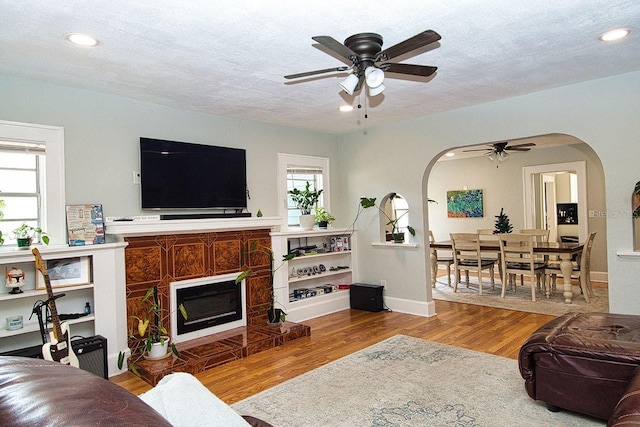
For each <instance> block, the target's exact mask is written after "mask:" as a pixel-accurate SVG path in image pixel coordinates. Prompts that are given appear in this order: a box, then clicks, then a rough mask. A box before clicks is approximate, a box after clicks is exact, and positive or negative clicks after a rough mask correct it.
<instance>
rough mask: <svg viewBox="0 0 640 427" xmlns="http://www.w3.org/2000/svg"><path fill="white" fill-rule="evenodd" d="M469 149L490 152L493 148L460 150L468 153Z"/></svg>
mask: <svg viewBox="0 0 640 427" xmlns="http://www.w3.org/2000/svg"><path fill="white" fill-rule="evenodd" d="M471 151H488V152H490V153H492V152H493V150H492V149H491V148H478V149H475V150H462V152H463V153H469V152H471Z"/></svg>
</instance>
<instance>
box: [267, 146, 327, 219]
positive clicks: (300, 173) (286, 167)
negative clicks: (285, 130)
mask: <svg viewBox="0 0 640 427" xmlns="http://www.w3.org/2000/svg"><path fill="white" fill-rule="evenodd" d="M278 176H279V178H278V183H279V191H278V198H279V206H280V207H279V214H280V216H281V217H283V218H287V225H288V226H289V227H297V226H299V225H300V222H299V220H298V217H299V216H300V211H299V210H298V209H296V207H295V205H294V204H293V202H292V201H291V197H290V196H289V191H291V190H293V189H294V188H298V189H300V190H304V188H305V186H306V185H307V182H309V184H310V186H309V187H310V188H311V189H315V190H322V194H321V196H320V200H319V201H318V207H320V206H322V207H324V208H325V209H326V210H327V211H330V209H329V208H330V207H329V200H330V198H329V194H330V190H329V159H327V158H324V157H313V156H300V155H295V154H283V153H279V154H278ZM312 213H313V212H312Z"/></svg>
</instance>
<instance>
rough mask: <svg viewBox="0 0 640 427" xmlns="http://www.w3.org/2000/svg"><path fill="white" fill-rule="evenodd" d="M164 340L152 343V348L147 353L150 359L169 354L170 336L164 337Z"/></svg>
mask: <svg viewBox="0 0 640 427" xmlns="http://www.w3.org/2000/svg"><path fill="white" fill-rule="evenodd" d="M163 338H164V342H154V343H153V344H151V350H149V351H148V352H147V353H146V356H145V357H147V358H149V359H159V358H161V357H164V356H166V355H167V350H168V349H169V337H163Z"/></svg>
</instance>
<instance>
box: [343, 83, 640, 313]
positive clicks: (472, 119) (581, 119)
mask: <svg viewBox="0 0 640 427" xmlns="http://www.w3.org/2000/svg"><path fill="white" fill-rule="evenodd" d="M638 112H640V72H634V73H627V74H621V75H618V76H613V77H610V78H606V79H600V80H594V81H590V82H585V83H581V84H576V85H571V86H565V87H561V88H557V89H551V90H547V91H543V92H538V93H534V94H530V95H526V96H520V97H515V98H510V99H505V100H501V101H497V102H492V103H488V104H483V105H478V106H474V107H469V108H464V109H459V110H456V111H450V112H446V113H441V114H434V115H430V116H425V117H422V118H419V119H416V120H410V121H406V122H403V123H397V124H394V125H392V126H383V127H379V128H375V129H368V130H367V132H366V135H365V134H362V133H361V132H354V133H351V134H348V135H344V136H342V137H341V138H340V139H341V143H340V156H341V157H342V158H348V159H349V162H348V164H347V163H343V164H342V174H343V182H344V185H343V193H342V197H343V199H342V202H343V205H344V206H346V205H347V204H352V203H353V201H356V200H357V199H358V198H359V197H360V196H361V195H369V196H378V197H381V196H382V195H384V194H386V193H388V192H391V191H397V192H399V193H401V194H402V195H403V196H404V197H405V198H406V199H407V200H408V202H409V204H410V206H412V207H415V206H417V207H419V208H418V209H414V210H412V211H411V222H412V223H414V224H418V225H421V227H419V230H418V232H419V236H418V237H419V241H420V247H419V249H418V250H416V251H409V250H391V251H390V250H388V249H386V248H385V249H381V248H377V247H373V246H371V245H370V243H371V242H373V241H377V240H378V236H377V234H378V228H377V227H378V226H377V222H376V220H377V216H375V213H374V212H371V213H368V212H367V213H366V215H363V218H362V219H363V220H362V221H360V222H359V224H358V228H359V230H360V233H359V237H358V238H359V241H358V244H359V246H358V247H359V251H360V253H359V256H358V260H359V262H360V265H359V271H360V275H361V280H362V281H364V282H371V283H379V281H380V280H381V279H384V280H387V294H388V295H391V296H396V297H399V298H408V299H419V300H423V301H424V300H429V299H430V298H431V297H430V294H431V287H430V285H429V280H428V275H429V273H428V272H427V268H426V266H427V265H428V260H427V259H426V258H427V257H428V255H427V251H425V245H424V241H425V234H424V230H425V229H427V227H428V220H427V216H426V214H425V212H426V209H427V208H426V203H425V198H426V192H427V185H428V176H429V171H430V168H431V166H432V164H433V162H434V161H435V159H436V158H437V157H439V156H440V155H441V154H442V153H444V152H445V151H446V150H447V149H450V148H451V147H458V146H466V145H472V144H479V143H484V142H489V141H501V140H510V139H517V138H522V137H529V136H535V135H544V134H549V133H564V134H568V135H572V136H575V137H576V138H578V139H580V140H582V141H584V142H585V143H586V144H588V145H589V146H590V147H591V148H592V149H593V150H594V151H595V153H596V154H597V156H599V158H600V160H601V162H602V166H603V170H604V182H605V190H606V216H607V218H606V219H604V221H606V230H607V245H606V246H607V254H606V256H607V261H608V262H607V264H608V270H609V289H610V308H611V310H612V311H614V312H621V313H638V314H640V293H639V292H638V291H637V287H638V286H639V285H640V283H638V277H639V276H640V258H639V259H631V260H629V259H623V258H620V257H618V256H617V255H616V252H617V251H619V250H631V249H632V248H633V242H632V223H631V209H630V207H631V201H630V200H631V192H632V190H633V188H634V185H635V183H636V182H637V181H638V180H639V179H640V169H639V168H638V160H639V159H640V143H639V141H638V138H639V137H638V135H640V120H638ZM369 114H375V111H370V112H369ZM603 208H605V207H604V206H603ZM374 216H375V218H373V217H374ZM364 260H366V262H364Z"/></svg>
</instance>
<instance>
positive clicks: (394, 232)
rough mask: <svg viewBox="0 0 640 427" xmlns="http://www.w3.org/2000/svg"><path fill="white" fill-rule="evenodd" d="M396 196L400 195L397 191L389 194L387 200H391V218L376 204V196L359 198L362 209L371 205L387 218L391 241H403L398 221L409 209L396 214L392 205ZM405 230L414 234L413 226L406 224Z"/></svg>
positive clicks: (402, 233)
mask: <svg viewBox="0 0 640 427" xmlns="http://www.w3.org/2000/svg"><path fill="white" fill-rule="evenodd" d="M396 197H400V196H398V195H397V193H391V194H390V195H389V200H391V206H392V209H393V210H394V212H393V215H392V216H393V218H391V217H390V216H389V215H388V214H387V212H386V211H385V210H384V209H382V208H381V207H380V206H378V205H376V198H375V197H361V198H360V206H362V208H364V209H367V208H371V207H375V208H378V210H379V211H380V213H382V215H384V216H385V218H387V220H388V221H387V224H386V225H390V226H391V236H392V239H393V242H394V243H404V232H402V230H400V227H399V221H400V219H401V218H402V217H403V216H405V215H406V214H408V213H409V211H407V212H404V213H403V214H401V215H396V212H395V207H394V205H393V199H395V198H396ZM407 231H408V232H409V234H411V235H412V236H415V235H416V230H415V229H414V228H413V227H411V226H410V225H407Z"/></svg>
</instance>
